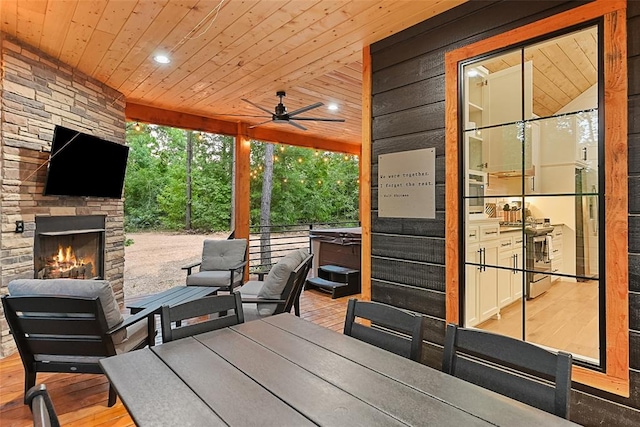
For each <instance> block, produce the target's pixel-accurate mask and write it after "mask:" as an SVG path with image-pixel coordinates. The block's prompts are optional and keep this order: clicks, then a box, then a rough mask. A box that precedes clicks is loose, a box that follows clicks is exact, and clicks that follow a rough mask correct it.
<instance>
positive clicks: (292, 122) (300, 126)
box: [287, 119, 307, 130]
mask: <svg viewBox="0 0 640 427" xmlns="http://www.w3.org/2000/svg"><path fill="white" fill-rule="evenodd" d="M287 123H289V124H290V125H291V126H295V127H297V128H298V129H301V130H307V128H306V127H304V126H302V125H300V124H298V123H296V122H294V121H293V119H292V120H289V121H287Z"/></svg>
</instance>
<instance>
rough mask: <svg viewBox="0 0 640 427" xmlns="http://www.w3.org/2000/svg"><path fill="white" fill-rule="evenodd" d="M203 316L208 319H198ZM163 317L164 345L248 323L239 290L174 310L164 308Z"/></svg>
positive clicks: (177, 306) (185, 304)
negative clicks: (213, 315)
mask: <svg viewBox="0 0 640 427" xmlns="http://www.w3.org/2000/svg"><path fill="white" fill-rule="evenodd" d="M229 310H233V312H232V313H229ZM212 314H215V315H216V317H210V316H209V315H212ZM203 316H206V318H203V319H197V320H198V321H197V320H196V318H199V317H203ZM160 318H161V323H162V342H170V341H174V340H177V339H180V338H184V337H189V336H192V335H197V334H201V333H204V332H208V331H213V330H216V329H222V328H226V327H228V326H233V325H237V324H239V323H244V314H243V311H242V298H241V297H240V292H238V291H236V292H233V293H231V294H229V295H226V294H225V295H211V296H207V297H203V298H199V299H196V300H193V301H187V302H184V303H182V304H178V305H174V306H172V307H170V306H168V305H164V306H162V309H161V312H160ZM185 321H187V322H185ZM172 323H173V327H172Z"/></svg>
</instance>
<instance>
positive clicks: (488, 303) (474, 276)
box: [465, 220, 500, 327]
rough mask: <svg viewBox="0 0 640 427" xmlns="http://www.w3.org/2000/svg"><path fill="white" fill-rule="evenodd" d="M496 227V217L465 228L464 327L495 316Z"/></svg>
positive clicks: (496, 282)
mask: <svg viewBox="0 0 640 427" xmlns="http://www.w3.org/2000/svg"><path fill="white" fill-rule="evenodd" d="M499 229H500V226H499V224H498V222H497V221H496V220H493V221H486V222H479V224H478V225H476V226H470V227H468V228H467V236H466V239H467V249H466V251H467V253H466V259H467V263H474V264H477V265H467V266H466V269H465V272H466V281H465V326H467V327H470V326H475V325H477V324H478V323H481V322H483V321H485V320H487V319H489V318H490V317H492V316H495V315H499V311H500V308H499V305H498V269H497V268H495V267H496V266H497V265H498V242H499V239H498V238H499Z"/></svg>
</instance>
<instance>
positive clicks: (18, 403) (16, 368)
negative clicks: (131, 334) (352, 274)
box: [0, 289, 360, 427]
mask: <svg viewBox="0 0 640 427" xmlns="http://www.w3.org/2000/svg"><path fill="white" fill-rule="evenodd" d="M359 297H360V295H352V296H349V297H343V298H336V299H333V300H332V299H331V297H330V296H329V295H328V294H325V293H323V292H321V291H317V290H311V289H310V290H306V291H304V292H303V293H302V295H301V297H300V317H302V318H303V319H306V320H309V321H311V322H313V323H316V324H319V325H322V326H324V327H326V328H329V329H332V330H334V331H337V332H342V329H343V326H344V316H345V313H346V310H347V301H348V300H349V298H359ZM127 302H128V301H127ZM37 381H38V382H42V383H45V384H46V385H47V388H48V389H49V392H50V394H51V398H52V400H53V403H54V406H55V409H56V412H57V414H58V417H59V419H60V423H61V424H62V425H63V426H65V427H66V426H69V427H74V426H78V427H80V426H82V427H97V426H105V427H106V426H109V427H121V426H134V425H135V424H134V423H133V421H132V420H131V417H129V414H128V413H127V410H126V409H125V407H124V405H123V404H122V402H121V401H120V399H118V401H117V402H116V404H115V405H114V406H112V407H111V408H109V407H107V397H108V391H109V385H108V382H107V379H106V377H105V376H104V375H90V374H39V375H38V378H37ZM23 388H24V369H23V368H22V362H21V361H20V356H19V355H18V353H14V354H13V355H11V356H8V357H5V358H3V359H0V426H2V427H10V426H11V427H14V426H15V427H23V426H31V425H33V424H32V418H31V413H30V411H29V408H28V407H27V406H26V405H24V404H23V403H22V399H23V392H24V389H23Z"/></svg>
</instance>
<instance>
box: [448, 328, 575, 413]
mask: <svg viewBox="0 0 640 427" xmlns="http://www.w3.org/2000/svg"><path fill="white" fill-rule="evenodd" d="M571 363H572V356H571V354H569V353H565V352H562V351H559V352H558V353H554V352H551V351H548V350H546V349H544V348H541V347H538V346H537V345H534V344H531V343H528V342H524V341H520V340H517V339H515V338H511V337H507V336H504V335H498V334H494V333H491V332H487V331H482V330H479V329H470V328H461V327H458V326H457V325H455V324H448V325H447V330H446V334H445V344H444V356H443V361H442V370H443V371H444V372H446V373H448V374H451V375H453V376H455V377H458V378H461V379H464V380H466V381H469V382H472V383H474V384H476V385H479V386H480V387H484V388H487V389H490V390H493V391H495V392H496V393H500V394H503V395H505V396H509V397H511V398H513V399H516V400H519V401H520V402H523V403H526V404H528V405H531V406H535V407H536V408H538V409H542V410H543V411H546V412H550V413H552V414H555V415H557V416H559V417H562V418H566V419H569V406H570V401H571Z"/></svg>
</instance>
